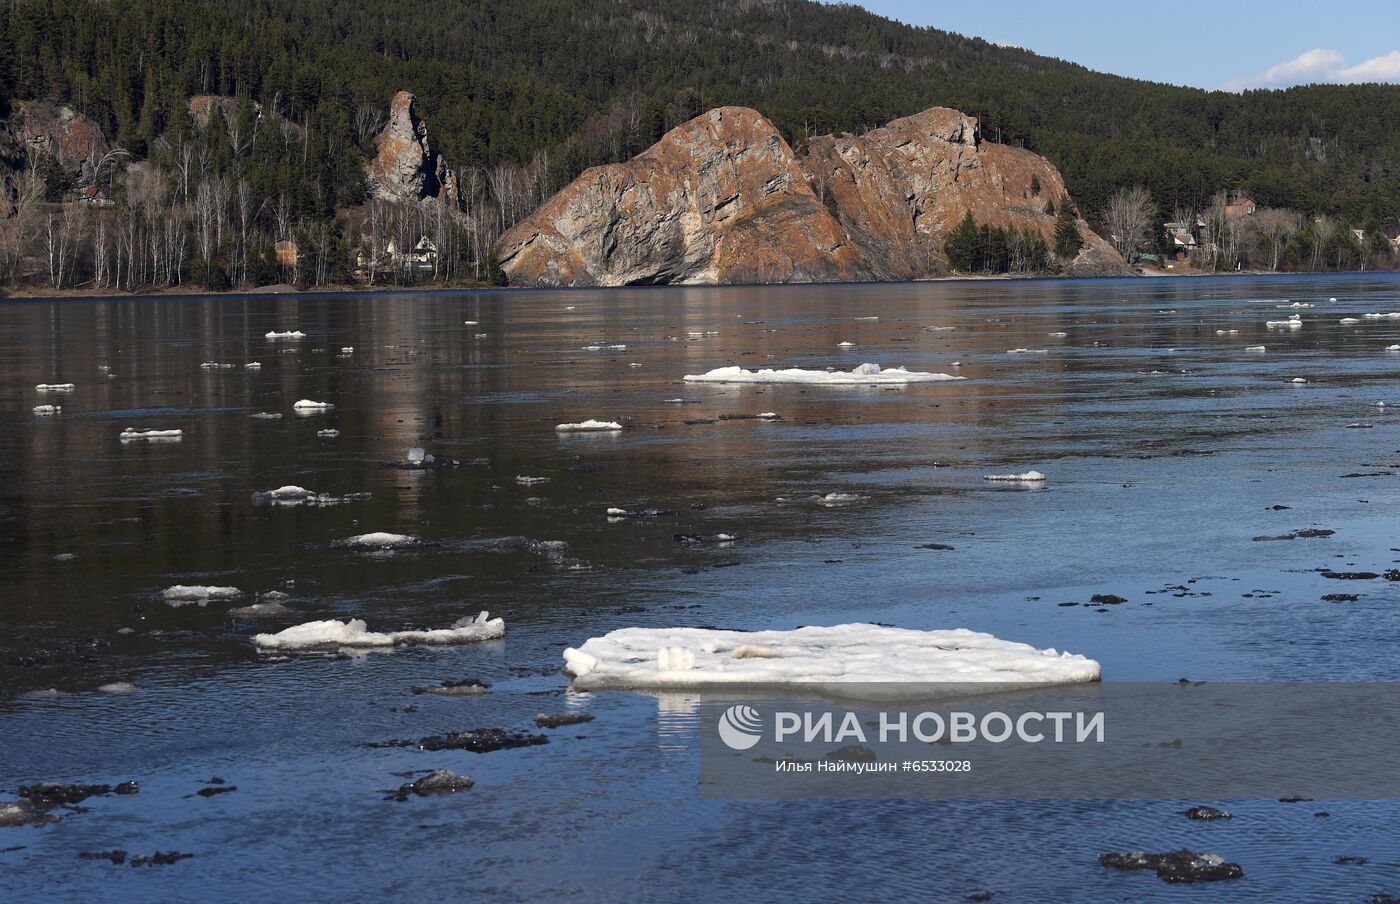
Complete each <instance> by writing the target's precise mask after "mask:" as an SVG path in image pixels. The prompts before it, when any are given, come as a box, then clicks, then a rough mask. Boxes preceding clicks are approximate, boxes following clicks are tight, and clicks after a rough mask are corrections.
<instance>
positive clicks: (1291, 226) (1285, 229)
mask: <svg viewBox="0 0 1400 904" xmlns="http://www.w3.org/2000/svg"><path fill="white" fill-rule="evenodd" d="M1254 225H1255V228H1256V229H1257V230H1258V233H1259V244H1260V245H1261V247H1262V249H1263V251H1264V253H1265V254H1267V255H1268V256H1269V269H1270V270H1278V267H1279V264H1281V263H1282V262H1283V252H1284V249H1286V248H1287V247H1288V241H1289V239H1291V238H1293V236H1294V234H1295V233H1297V232H1298V230H1299V229H1301V228H1302V226H1303V218H1302V216H1300V215H1299V214H1298V213H1296V212H1295V211H1292V210H1285V209H1283V208H1280V207H1266V208H1264V209H1263V210H1260V211H1257V212H1256V213H1255V214H1254Z"/></svg>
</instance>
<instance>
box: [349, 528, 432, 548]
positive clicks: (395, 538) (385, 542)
mask: <svg viewBox="0 0 1400 904" xmlns="http://www.w3.org/2000/svg"><path fill="white" fill-rule="evenodd" d="M331 545H332V546H340V547H344V548H346V549H359V550H381V549H406V548H407V547H410V546H417V545H418V538H417V537H410V536H409V535H408V534H391V533H388V532H386V531H375V532H373V533H368V534H357V535H355V536H353V537H349V538H347V539H345V540H337V541H336V542H335V543H332V544H331Z"/></svg>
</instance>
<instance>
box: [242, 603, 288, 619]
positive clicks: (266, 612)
mask: <svg viewBox="0 0 1400 904" xmlns="http://www.w3.org/2000/svg"><path fill="white" fill-rule="evenodd" d="M291 611H292V610H291V609H290V608H288V607H287V606H284V605H282V602H281V601H280V600H268V601H266V602H261V603H253V605H251V606H237V607H235V608H233V609H230V610H228V614H229V615H231V616H233V617H234V618H270V617H272V616H275V615H286V614H288V613H289V612H291Z"/></svg>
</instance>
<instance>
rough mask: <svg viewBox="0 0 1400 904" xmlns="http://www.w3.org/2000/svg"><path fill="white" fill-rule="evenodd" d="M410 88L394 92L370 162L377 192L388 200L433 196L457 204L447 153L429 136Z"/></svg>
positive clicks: (411, 199) (417, 198)
mask: <svg viewBox="0 0 1400 904" xmlns="http://www.w3.org/2000/svg"><path fill="white" fill-rule="evenodd" d="M416 100H417V98H415V97H414V96H413V95H412V94H410V93H408V92H407V91H400V92H399V93H398V94H395V95H394V99H393V101H391V102H390V104H389V122H388V123H387V124H386V125H385V126H384V130H383V131H382V132H380V133H379V136H378V137H377V138H376V139H375V148H376V154H375V157H374V159H373V160H371V161H370V164H369V177H370V182H371V184H372V185H373V187H374V195H375V197H377V198H383V199H385V200H388V201H410V202H412V201H423V200H427V199H430V198H435V199H437V200H440V201H443V202H445V203H449V204H452V205H454V206H455V205H456V204H457V201H458V196H457V183H456V179H455V178H454V177H453V175H452V170H451V168H450V167H448V165H447V161H446V160H444V159H443V156H442V155H441V154H439V153H438V152H437V151H435V150H434V149H433V145H432V142H430V141H429V140H428V127H427V125H425V124H424V122H423V120H422V119H420V118H419V117H418V111H417V110H416V109H415V108H414V102H415V101H416Z"/></svg>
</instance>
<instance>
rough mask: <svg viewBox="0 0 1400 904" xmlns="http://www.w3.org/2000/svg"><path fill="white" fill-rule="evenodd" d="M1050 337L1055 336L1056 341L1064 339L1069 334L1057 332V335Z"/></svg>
mask: <svg viewBox="0 0 1400 904" xmlns="http://www.w3.org/2000/svg"><path fill="white" fill-rule="evenodd" d="M1050 335H1051V336H1053V337H1054V338H1056V339H1063V338H1064V337H1065V336H1068V335H1069V333H1059V332H1057V333H1050Z"/></svg>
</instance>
